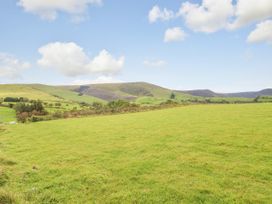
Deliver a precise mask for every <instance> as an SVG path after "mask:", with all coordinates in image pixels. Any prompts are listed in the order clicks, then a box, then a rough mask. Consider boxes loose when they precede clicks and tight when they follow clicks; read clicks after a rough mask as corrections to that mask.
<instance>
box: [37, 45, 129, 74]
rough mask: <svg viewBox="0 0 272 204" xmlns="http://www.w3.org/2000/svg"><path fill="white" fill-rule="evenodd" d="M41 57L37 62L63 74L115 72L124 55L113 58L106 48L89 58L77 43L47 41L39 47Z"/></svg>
mask: <svg viewBox="0 0 272 204" xmlns="http://www.w3.org/2000/svg"><path fill="white" fill-rule="evenodd" d="M39 53H40V54H41V55H42V58H41V59H40V60H38V64H39V65H40V66H43V67H49V68H53V69H56V70H58V71H59V72H61V73H62V74H64V75H65V76H70V77H72V76H79V75H86V74H94V73H97V74H99V73H100V74H101V73H102V74H115V73H118V72H119V71H121V69H122V68H123V66H124V63H125V57H124V56H121V57H120V58H118V59H115V58H114V57H113V56H112V55H111V54H110V53H109V52H108V51H107V50H102V51H101V52H100V53H99V54H98V55H97V56H96V57H94V58H93V59H90V58H89V57H88V56H87V54H86V53H85V52H84V50H83V48H81V47H80V46H78V45H77V44H75V43H73V42H70V43H61V42H55V43H49V44H47V45H45V46H43V47H41V48H40V49H39Z"/></svg>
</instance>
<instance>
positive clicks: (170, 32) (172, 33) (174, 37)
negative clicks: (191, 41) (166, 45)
mask: <svg viewBox="0 0 272 204" xmlns="http://www.w3.org/2000/svg"><path fill="white" fill-rule="evenodd" d="M185 38H186V33H185V32H184V31H183V30H182V29H181V28H180V27H174V28H169V29H167V30H166V31H165V34H164V42H175V41H183V40H184V39H185Z"/></svg>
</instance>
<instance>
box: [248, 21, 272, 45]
mask: <svg viewBox="0 0 272 204" xmlns="http://www.w3.org/2000/svg"><path fill="white" fill-rule="evenodd" d="M247 41H248V42H249V43H257V42H268V43H272V20H266V21H264V22H261V23H259V24H258V25H257V27H256V29H255V30H253V31H252V32H251V33H250V34H249V36H248V38H247Z"/></svg>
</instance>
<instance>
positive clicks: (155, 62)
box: [144, 60, 166, 67]
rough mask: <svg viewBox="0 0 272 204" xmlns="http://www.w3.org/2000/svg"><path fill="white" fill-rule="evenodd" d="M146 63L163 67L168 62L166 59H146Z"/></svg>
mask: <svg viewBox="0 0 272 204" xmlns="http://www.w3.org/2000/svg"><path fill="white" fill-rule="evenodd" d="M144 65H145V66H147V67H163V66H165V65H166V62H165V61H164V60H153V61H152V60H144Z"/></svg>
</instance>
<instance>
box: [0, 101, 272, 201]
mask: <svg viewBox="0 0 272 204" xmlns="http://www.w3.org/2000/svg"><path fill="white" fill-rule="evenodd" d="M271 114H272V105H271V104H246V105H192V106H185V107H181V108H173V109H165V110H159V111H152V112H143V113H135V114H124V115H114V116H102V117H90V118H81V119H69V120H58V121H49V122H40V123H31V124H28V125H23V124H18V125H15V126H2V127H0V131H1V132H0V134H1V137H0V144H1V146H0V150H1V151H0V165H1V174H0V184H1V190H0V203H12V202H13V201H14V203H15V201H16V202H17V203H270V202H271V200H272V176H271V171H272V163H271V161H272V157H271V156H272V148H271V147H272V126H271V124H272V118H271ZM4 129H5V130H4ZM7 201H8V202H7Z"/></svg>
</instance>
